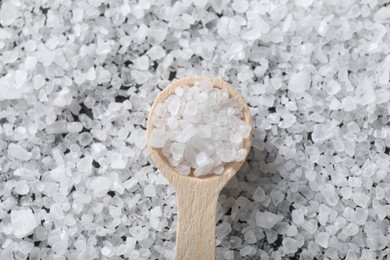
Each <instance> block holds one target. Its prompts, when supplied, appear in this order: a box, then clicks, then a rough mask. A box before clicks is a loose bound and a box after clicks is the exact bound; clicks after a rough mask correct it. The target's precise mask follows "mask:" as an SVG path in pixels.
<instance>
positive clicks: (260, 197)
mask: <svg viewBox="0 0 390 260" xmlns="http://www.w3.org/2000/svg"><path fill="white" fill-rule="evenodd" d="M266 198H267V196H266V195H265V192H264V190H263V188H261V187H257V188H256V190H255V192H254V193H253V199H254V201H257V202H263V201H264V200H265V199H266Z"/></svg>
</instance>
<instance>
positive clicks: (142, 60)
mask: <svg viewBox="0 0 390 260" xmlns="http://www.w3.org/2000/svg"><path fill="white" fill-rule="evenodd" d="M134 67H135V68H136V69H139V70H147V69H148V68H149V57H148V56H146V55H144V56H141V57H138V58H136V59H135V60H134Z"/></svg>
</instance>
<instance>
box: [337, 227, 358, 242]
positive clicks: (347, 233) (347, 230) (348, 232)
mask: <svg viewBox="0 0 390 260" xmlns="http://www.w3.org/2000/svg"><path fill="white" fill-rule="evenodd" d="M358 232H359V226H358V225H356V224H355V223H349V224H348V225H346V226H345V227H344V228H343V229H342V230H341V232H340V233H339V235H338V237H339V239H341V240H343V241H345V240H346V239H347V238H348V237H351V236H355V235H356V234H357V233H358Z"/></svg>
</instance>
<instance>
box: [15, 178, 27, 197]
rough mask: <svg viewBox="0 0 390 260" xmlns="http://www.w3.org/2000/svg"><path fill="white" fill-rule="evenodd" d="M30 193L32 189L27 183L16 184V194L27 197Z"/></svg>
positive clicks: (19, 182)
mask: <svg viewBox="0 0 390 260" xmlns="http://www.w3.org/2000/svg"><path fill="white" fill-rule="evenodd" d="M29 191H30V187H29V186H28V184H27V182H26V181H24V180H22V181H18V182H17V183H16V184H15V192H16V193H17V194H20V195H26V194H27V193H28V192H29Z"/></svg>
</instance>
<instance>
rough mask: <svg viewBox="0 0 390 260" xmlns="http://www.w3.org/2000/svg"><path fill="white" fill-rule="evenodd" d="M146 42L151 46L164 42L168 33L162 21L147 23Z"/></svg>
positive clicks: (166, 25)
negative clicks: (148, 27) (148, 28)
mask: <svg viewBox="0 0 390 260" xmlns="http://www.w3.org/2000/svg"><path fill="white" fill-rule="evenodd" d="M149 25H150V30H149V32H148V40H149V42H150V43H151V44H152V45H157V44H160V43H161V42H162V41H164V40H165V38H166V36H167V33H168V24H167V23H164V22H162V21H157V20H156V21H151V22H150V23H149Z"/></svg>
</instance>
